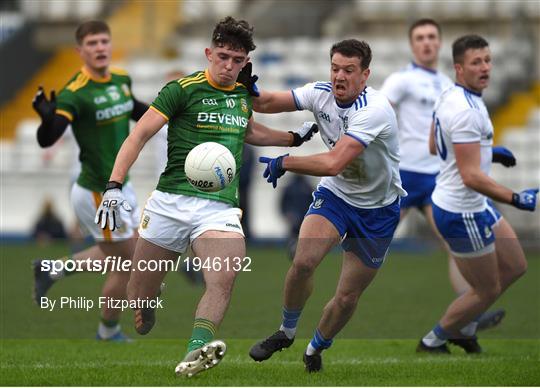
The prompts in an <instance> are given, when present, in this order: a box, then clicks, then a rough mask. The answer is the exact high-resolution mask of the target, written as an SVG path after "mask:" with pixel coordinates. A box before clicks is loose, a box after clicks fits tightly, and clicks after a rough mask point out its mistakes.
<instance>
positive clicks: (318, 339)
mask: <svg viewBox="0 0 540 388" xmlns="http://www.w3.org/2000/svg"><path fill="white" fill-rule="evenodd" d="M332 342H334V340H333V339H325V338H324V337H323V336H322V334H321V332H320V331H319V329H317V330H315V334H313V338H312V339H311V341H310V343H309V344H308V346H307V349H306V354H307V355H308V356H312V355H314V354H315V353H320V352H322V351H323V350H324V349H328V348H329V347H330V346H332Z"/></svg>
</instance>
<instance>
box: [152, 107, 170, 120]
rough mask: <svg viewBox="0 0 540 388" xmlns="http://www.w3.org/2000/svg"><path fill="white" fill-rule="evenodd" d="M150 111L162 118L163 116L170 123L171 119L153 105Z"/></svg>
mask: <svg viewBox="0 0 540 388" xmlns="http://www.w3.org/2000/svg"><path fill="white" fill-rule="evenodd" d="M150 109H152V110H153V111H155V112H157V113H159V114H160V115H161V116H163V117H164V118H165V119H166V120H167V121H169V118H168V117H167V115H166V114H165V113H163V112H162V111H160V110H159V109H158V108H156V107H155V106H153V105H150Z"/></svg>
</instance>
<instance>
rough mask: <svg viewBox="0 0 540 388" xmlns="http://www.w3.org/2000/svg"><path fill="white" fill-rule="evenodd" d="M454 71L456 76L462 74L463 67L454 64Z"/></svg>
mask: <svg viewBox="0 0 540 388" xmlns="http://www.w3.org/2000/svg"><path fill="white" fill-rule="evenodd" d="M454 70H455V71H456V75H457V74H462V73H463V66H462V65H461V63H454Z"/></svg>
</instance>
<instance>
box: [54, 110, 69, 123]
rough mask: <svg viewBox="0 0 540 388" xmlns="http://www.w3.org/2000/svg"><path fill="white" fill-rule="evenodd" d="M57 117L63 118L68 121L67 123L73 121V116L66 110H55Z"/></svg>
mask: <svg viewBox="0 0 540 388" xmlns="http://www.w3.org/2000/svg"><path fill="white" fill-rule="evenodd" d="M55 113H56V114H57V115H60V116H64V117H65V118H66V119H68V120H69V121H73V115H72V114H71V113H69V112H68V111H67V110H63V109H56V112H55Z"/></svg>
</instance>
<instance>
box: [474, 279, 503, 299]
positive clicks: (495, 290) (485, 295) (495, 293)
mask: <svg viewBox="0 0 540 388" xmlns="http://www.w3.org/2000/svg"><path fill="white" fill-rule="evenodd" d="M501 292H502V288H501V283H500V282H498V281H497V282H493V283H492V284H490V285H488V286H486V287H482V288H481V289H478V290H477V293H478V296H479V297H480V298H481V299H482V301H484V302H485V303H493V302H494V301H495V300H496V299H497V298H498V297H499V295H501Z"/></svg>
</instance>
